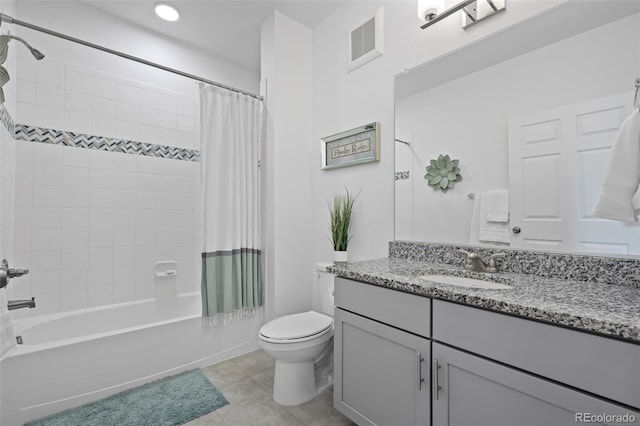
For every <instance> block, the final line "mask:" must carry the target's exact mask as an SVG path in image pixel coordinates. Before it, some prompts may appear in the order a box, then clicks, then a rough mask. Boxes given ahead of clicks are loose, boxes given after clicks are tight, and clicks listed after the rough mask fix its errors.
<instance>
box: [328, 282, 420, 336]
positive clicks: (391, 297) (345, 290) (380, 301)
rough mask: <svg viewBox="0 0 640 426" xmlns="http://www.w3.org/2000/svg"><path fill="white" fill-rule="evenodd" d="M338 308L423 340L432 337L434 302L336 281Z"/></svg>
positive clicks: (359, 283) (410, 295)
mask: <svg viewBox="0 0 640 426" xmlns="http://www.w3.org/2000/svg"><path fill="white" fill-rule="evenodd" d="M334 295H335V304H336V306H337V307H339V308H342V309H345V310H347V311H351V312H355V313H358V314H360V315H363V316H365V317H369V318H374V319H375V320H376V321H379V322H383V323H385V324H389V325H391V326H393V327H397V328H400V329H402V330H406V331H409V332H411V333H414V334H417V335H419V336H423V337H429V336H430V335H431V299H428V298H426V297H420V296H416V295H412V294H408V293H403V292H400V291H395V290H390V289H387V288H382V287H378V286H375V285H372V284H366V283H361V282H359V281H353V280H348V279H346V278H340V277H336V282H335V292H334Z"/></svg>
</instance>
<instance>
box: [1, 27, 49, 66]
mask: <svg viewBox="0 0 640 426" xmlns="http://www.w3.org/2000/svg"><path fill="white" fill-rule="evenodd" d="M5 37H8V38H11V39H14V40H18V41H19V42H20V43H22V44H24V45H25V46H26V47H27V49H29V51H30V52H31V54H32V55H33V57H34V58H36V59H37V60H38V61H39V60H41V59H42V58H44V54H43V53H42V52H40V51H39V50H38V49H35V48H34V47H33V46H31V45H30V44H29V43H27V42H26V41H24V39H22V38H20V37H18V36H14V35H11V34H7V35H6V36H5Z"/></svg>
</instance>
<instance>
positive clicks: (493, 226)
mask: <svg viewBox="0 0 640 426" xmlns="http://www.w3.org/2000/svg"><path fill="white" fill-rule="evenodd" d="M486 199H487V193H486V192H482V193H477V194H476V198H475V201H474V203H473V212H472V213H471V227H470V229H469V243H470V244H486V243H492V244H495V243H498V244H510V243H511V233H510V232H509V224H508V223H504V222H487V220H486V217H487V203H486Z"/></svg>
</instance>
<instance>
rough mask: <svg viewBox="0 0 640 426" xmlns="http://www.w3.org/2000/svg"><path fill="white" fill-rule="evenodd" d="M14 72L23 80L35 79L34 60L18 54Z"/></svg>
mask: <svg viewBox="0 0 640 426" xmlns="http://www.w3.org/2000/svg"><path fill="white" fill-rule="evenodd" d="M16 74H17V75H18V76H19V77H20V78H21V79H24V80H28V81H35V80H36V62H35V61H34V60H33V59H32V58H25V57H22V56H18V60H17V65H16Z"/></svg>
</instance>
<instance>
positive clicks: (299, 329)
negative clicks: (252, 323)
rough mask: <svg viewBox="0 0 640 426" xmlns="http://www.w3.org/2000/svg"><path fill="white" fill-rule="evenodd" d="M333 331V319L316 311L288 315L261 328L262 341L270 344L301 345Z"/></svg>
mask: <svg viewBox="0 0 640 426" xmlns="http://www.w3.org/2000/svg"><path fill="white" fill-rule="evenodd" d="M332 330H333V318H331V317H330V316H328V315H324V314H321V313H319V312H315V311H308V312H302V313H299V314H293V315H286V316H283V317H280V318H276V319H274V320H273V321H270V322H268V323H266V324H265V325H263V326H262V328H260V339H261V340H263V341H265V342H270V343H280V344H287V343H299V342H306V341H308V340H313V339H317V338H319V337H321V336H323V335H325V334H327V333H329V332H331V331H332Z"/></svg>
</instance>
